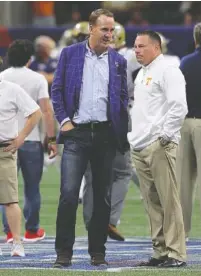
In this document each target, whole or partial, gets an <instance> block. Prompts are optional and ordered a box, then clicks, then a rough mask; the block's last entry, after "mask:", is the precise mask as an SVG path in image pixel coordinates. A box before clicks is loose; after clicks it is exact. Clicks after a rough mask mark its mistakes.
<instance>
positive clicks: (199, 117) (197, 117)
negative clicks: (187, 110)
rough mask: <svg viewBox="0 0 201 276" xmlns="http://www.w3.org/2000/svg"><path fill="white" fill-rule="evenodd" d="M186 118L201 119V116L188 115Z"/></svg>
mask: <svg viewBox="0 0 201 276" xmlns="http://www.w3.org/2000/svg"><path fill="white" fill-rule="evenodd" d="M186 118H188V119H201V116H192V115H187V116H186Z"/></svg>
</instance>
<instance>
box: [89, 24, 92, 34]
mask: <svg viewBox="0 0 201 276" xmlns="http://www.w3.org/2000/svg"><path fill="white" fill-rule="evenodd" d="M92 30H93V26H92V25H89V33H90V34H91V33H92Z"/></svg>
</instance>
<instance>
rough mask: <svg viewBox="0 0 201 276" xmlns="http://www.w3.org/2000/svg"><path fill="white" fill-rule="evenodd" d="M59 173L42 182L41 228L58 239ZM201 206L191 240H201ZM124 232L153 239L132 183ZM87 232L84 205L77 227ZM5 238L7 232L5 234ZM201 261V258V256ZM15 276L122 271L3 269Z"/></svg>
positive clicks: (137, 272)
mask: <svg viewBox="0 0 201 276" xmlns="http://www.w3.org/2000/svg"><path fill="white" fill-rule="evenodd" d="M59 181H60V180H59V173H58V172H57V170H56V169H55V167H54V166H52V167H49V169H48V171H45V172H44V175H43V180H42V183H41V194H42V206H41V227H44V229H45V230H46V233H47V235H49V236H50V235H51V236H55V221H56V211H57V204H58V195H59V186H60V183H59ZM19 189H20V203H21V205H22V203H23V196H22V193H23V186H22V181H21V177H20V187H19ZM200 217H201V215H200V207H199V202H198V200H197V199H196V202H195V206H194V211H193V220H192V233H191V237H197V238H200V236H201V235H200V233H201V222H200ZM118 228H119V230H120V231H121V233H122V234H123V235H124V236H125V237H133V236H149V234H150V232H149V225H148V220H147V217H146V215H145V212H144V208H143V204H142V201H141V199H140V194H139V191H138V189H137V187H136V186H134V184H133V183H132V182H131V183H130V188H129V192H128V194H127V198H126V202H125V207H124V211H123V214H122V217H121V225H120V226H119V227H118ZM22 231H23V232H24V228H22ZM86 234H87V233H86V231H85V228H84V225H83V219H82V205H80V206H79V208H78V216H77V225H76V235H77V236H86ZM1 235H3V233H1ZM200 258H201V256H200ZM12 273H14V275H15V276H21V275H23V276H25V275H27V276H46V275H54V276H57V275H58V276H59V275H64V274H67V275H70V276H71V275H98V276H99V275H114V274H118V272H109V273H108V272H89V271H88V272H86V273H85V272H79V273H78V272H77V271H76V272H69V271H66V272H65V271H57V270H0V276H1V275H2V276H7V275H12ZM122 273H123V275H125V276H127V275H136V276H138V275H142V276H148V275H150V276H152V275H156V276H159V275H161V276H163V275H164V276H173V275H175V276H176V275H177V276H180V275H181V276H183V275H201V271H196V270H195V271H190V270H188V269H186V270H180V269H176V271H172V270H165V271H164V270H159V269H157V270H155V269H154V270H148V271H145V270H133V271H132V270H131V271H124V272H122Z"/></svg>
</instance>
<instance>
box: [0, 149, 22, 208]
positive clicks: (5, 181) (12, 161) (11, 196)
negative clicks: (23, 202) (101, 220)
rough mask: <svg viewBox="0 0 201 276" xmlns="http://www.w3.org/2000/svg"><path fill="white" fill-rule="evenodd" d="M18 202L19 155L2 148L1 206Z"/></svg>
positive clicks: (0, 163) (0, 161)
mask: <svg viewBox="0 0 201 276" xmlns="http://www.w3.org/2000/svg"><path fill="white" fill-rule="evenodd" d="M17 202H18V179H17V153H14V154H13V153H11V152H4V151H3V148H0V204H8V203H17Z"/></svg>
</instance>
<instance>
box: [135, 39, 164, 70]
mask: <svg viewBox="0 0 201 276" xmlns="http://www.w3.org/2000/svg"><path fill="white" fill-rule="evenodd" d="M134 51H135V54H136V59H137V61H138V62H139V63H140V64H142V65H148V64H149V63H151V62H152V61H153V60H154V59H155V57H156V56H157V53H158V51H159V45H158V44H157V42H155V41H153V40H151V39H150V38H149V36H148V35H138V36H137V37H136V40H135V43H134Z"/></svg>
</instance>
